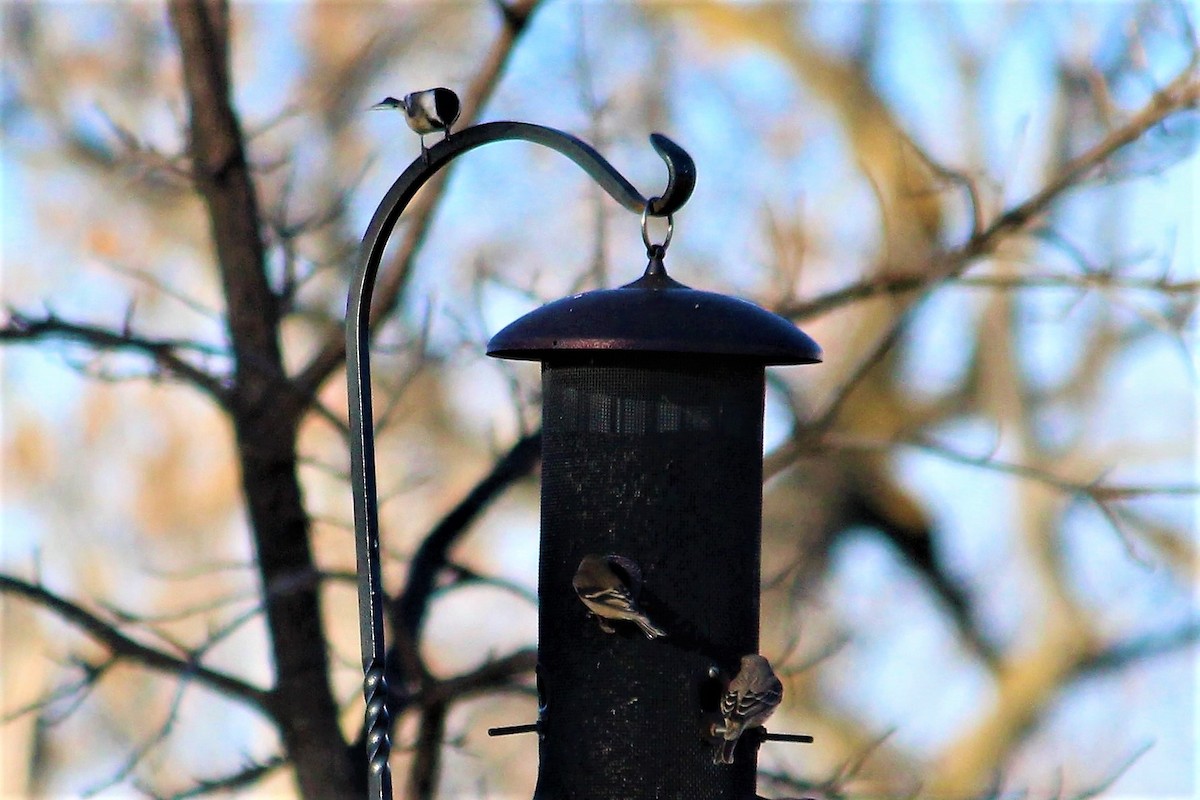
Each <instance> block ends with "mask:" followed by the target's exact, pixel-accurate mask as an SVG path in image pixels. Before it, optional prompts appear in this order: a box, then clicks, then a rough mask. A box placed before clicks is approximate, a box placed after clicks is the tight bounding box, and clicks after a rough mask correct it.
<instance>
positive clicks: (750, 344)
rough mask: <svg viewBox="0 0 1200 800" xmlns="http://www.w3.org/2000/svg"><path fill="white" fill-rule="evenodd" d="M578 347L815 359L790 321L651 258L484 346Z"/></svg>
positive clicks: (498, 351) (520, 354) (508, 349)
mask: <svg viewBox="0 0 1200 800" xmlns="http://www.w3.org/2000/svg"><path fill="white" fill-rule="evenodd" d="M580 352H608V353H688V354H694V355H714V356H729V357H734V358H742V359H745V360H747V361H752V362H758V363H760V364H763V365H764V366H766V365H782V364H815V363H817V362H819V361H820V360H821V348H820V346H819V345H818V344H817V343H816V342H814V341H813V340H812V338H811V337H809V336H808V334H806V333H805V332H804V331H802V330H800V329H799V328H797V327H796V326H795V325H793V324H792V323H791V322H789V321H788V320H786V319H784V318H783V317H781V316H779V315H778V314H772V313H771V312H769V311H766V310H764V309H762V308H760V307H759V306H756V305H755V304H753V303H750V302H747V301H745V300H740V299H738V298H735V297H729V296H726V295H723V294H717V293H715V292H704V291H700V290H698V289H692V288H690V287H688V286H685V285H684V284H682V283H679V282H678V281H676V280H674V279H672V278H671V277H669V276H668V275H667V272H666V269H665V268H664V267H663V264H662V261H661V259H660V258H654V257H652V258H651V261H650V265H649V266H648V267H647V268H646V273H645V274H644V275H643V276H642V277H641V278H639V279H638V280H636V281H634V282H633V283H630V284H626V285H625V286H622V287H620V288H619V289H598V290H595V291H590V292H583V293H581V294H576V295H571V296H570V297H565V298H563V299H562V300H556V301H554V302H552V303H548V304H546V305H544V306H542V307H541V308H538V309H535V310H534V311H531V312H530V313H528V314H526V315H525V316H523V317H521V318H520V319H518V320H516V321H515V322H513V323H512V324H510V325H508V326H507V327H506V328H504V329H503V330H501V331H500V332H499V333H497V334H496V335H495V336H493V337H492V339H491V341H490V342H488V346H487V354H488V355H489V356H494V357H496V358H507V359H513V360H519V361H549V360H552V359H554V358H555V356H563V355H567V354H570V353H580Z"/></svg>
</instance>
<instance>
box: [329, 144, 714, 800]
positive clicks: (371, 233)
mask: <svg viewBox="0 0 1200 800" xmlns="http://www.w3.org/2000/svg"><path fill="white" fill-rule="evenodd" d="M509 140H517V141H527V142H533V143H534V144H540V145H544V146H546V147H549V148H551V149H552V150H556V151H558V152H559V153H562V154H563V155H565V156H566V157H567V158H569V159H571V160H572V161H574V162H575V163H576V164H578V165H579V166H580V167H582V168H583V170H584V172H586V173H587V174H588V175H589V176H591V178H592V179H593V180H595V181H596V183H598V184H599V185H600V186H601V188H603V189H604V190H605V191H606V192H608V194H609V195H611V196H612V197H613V198H614V199H615V200H616V201H617V202H618V203H620V204H621V205H622V206H624V207H625V208H627V209H629V210H630V211H633V212H635V213H638V214H641V213H643V212H646V211H647V210H648V213H649V214H650V215H651V216H656V217H665V216H668V215H669V214H671V213H672V212H674V211H677V210H678V209H679V208H680V207H682V206H683V204H684V203H686V202H687V200H688V198H689V197H690V196H691V194H692V189H693V188H694V187H695V184H696V168H695V163H694V162H693V161H692V158H691V156H689V155H688V154H687V152H686V151H684V150H683V148H681V147H680V146H679V145H677V144H675V143H674V142H672V141H671V140H670V139H668V138H667V137H665V136H663V135H661V134H657V133H656V134H652V135H651V136H650V144H651V146H653V147H654V149H655V150H656V151H657V152H658V154H659V156H661V157H662V159H663V161H665V162H666V165H667V175H668V180H667V188H666V189H665V190H664V191H663V192H662V194H661V195H659V196H657V197H654V198H650V199H647V198H645V197H643V196H642V195H641V194H640V193H638V191H637V190H636V189H635V188H634V187H633V185H632V184H630V183H629V181H627V180H625V178H624V177H622V176H621V174H620V173H619V172H617V170H616V169H615V168H614V167H613V166H612V165H611V164H609V163H608V162H607V161H606V160H605V159H604V157H603V156H601V155H600V154H599V153H598V152H596V150H595V149H593V148H592V147H591V146H590V145H588V144H587V143H586V142H583V141H582V140H580V139H577V138H575V137H574V136H571V135H570V134H567V133H563V132H562V131H558V130H555V129H553V128H546V127H543V126H540V125H531V124H529V123H525V122H488V123H484V124H482V125H475V126H473V127H470V128H465V129H463V130H461V131H458V132H457V133H454V134H453V135H451V136H450V137H448V138H447V139H446V140H444V141H442V142H439V143H437V144H435V145H434V146H433V147H431V148H429V150H428V152H427V154H426V156H425V157H422V158H418V159H416V160H415V161H413V163H412V164H410V165H409V167H408V168H407V169H406V170H404V172H403V173H401V175H400V177H399V178H397V179H396V182H395V183H393V184H392V187H391V188H390V189H389V190H388V192H387V194H385V195H384V198H383V200H382V202H381V203H380V204H379V207H378V208H377V209H376V210H375V215H374V216H373V217H372V218H371V223H370V224H369V225H368V226H367V231H366V233H365V234H364V235H363V240H362V246H361V248H360V251H359V264H358V270H357V272H356V273H355V276H354V279H353V281H352V282H351V284H350V296H349V300H348V302H347V310H346V381H347V384H348V392H349V402H350V433H351V438H350V484H351V489H352V491H353V495H354V535H355V548H356V554H357V571H358V614H359V635H360V641H361V643H362V663H363V695H364V697H365V698H366V703H367V708H366V717H365V722H364V725H365V734H366V736H365V741H366V747H367V769H368V773H367V775H368V778H367V780H368V795H367V796H368V798H370V800H391V797H392V776H391V769H390V767H389V766H388V757H389V755H390V754H391V729H392V716H391V708H390V698H389V695H388V687H387V674H386V667H385V665H386V663H387V649H386V645H385V642H384V636H383V614H384V603H385V601H386V600H387V595H386V594H385V592H384V590H383V585H382V578H381V574H380V573H381V570H380V558H379V509H378V504H377V491H376V480H375V435H374V428H373V418H372V412H371V389H370V386H371V369H370V353H369V347H370V338H371V326H370V323H371V294H372V292H373V291H374V288H375V276H376V273H377V272H378V270H379V264H380V261H381V260H382V258H383V252H384V248H385V247H386V245H387V239H388V236H389V235H391V232H392V230H393V229H394V228H395V225H396V222H397V220H399V218H400V214H401V213H402V212H403V211H404V209H405V208H406V207H407V205H408V203H409V202H410V201H411V200H412V198H413V196H414V195H415V194H416V193H417V190H418V189H420V188H421V187H422V186H424V185H425V183H426V182H427V181H428V180H429V179H430V178H432V177H433V176H434V175H435V174H436V173H437V172H438V170H440V169H441V168H442V167H444V166H446V165H447V164H448V163H450V162H451V161H453V160H454V159H455V158H457V157H458V156H460V155H462V154H463V153H466V152H468V151H469V150H474V149H475V148H476V147H480V146H482V145H485V144H489V143H491V142H501V141H509Z"/></svg>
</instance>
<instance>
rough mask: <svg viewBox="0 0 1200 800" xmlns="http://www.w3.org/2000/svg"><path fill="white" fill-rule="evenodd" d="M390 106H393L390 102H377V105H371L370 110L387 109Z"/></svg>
mask: <svg viewBox="0 0 1200 800" xmlns="http://www.w3.org/2000/svg"><path fill="white" fill-rule="evenodd" d="M389 108H392V106H391V105H389V104H388V103H376V104H375V105H373V106H371V107H370V108H369V109H368V110H369V111H385V110H387V109H389Z"/></svg>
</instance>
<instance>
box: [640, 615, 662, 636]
mask: <svg viewBox="0 0 1200 800" xmlns="http://www.w3.org/2000/svg"><path fill="white" fill-rule="evenodd" d="M634 621H635V622H637V624H638V627H639V628H641V629H642V633H644V634H646V638H647V639H659V638H661V637H663V636H666V635H667V632H666V631H664V630H663V629H662V628H659V627H657V626H656V625H655V624H654V623H653V622H651V621H650V618H649V617H647V616H646V615H645V614H641V615H639V616H638V617H636V618H635V619H634Z"/></svg>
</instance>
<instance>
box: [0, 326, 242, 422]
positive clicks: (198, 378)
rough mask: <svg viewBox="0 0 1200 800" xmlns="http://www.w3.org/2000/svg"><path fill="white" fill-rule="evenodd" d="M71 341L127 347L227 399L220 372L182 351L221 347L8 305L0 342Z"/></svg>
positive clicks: (218, 352)
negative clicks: (31, 312)
mask: <svg viewBox="0 0 1200 800" xmlns="http://www.w3.org/2000/svg"><path fill="white" fill-rule="evenodd" d="M54 340H59V341H74V342H79V343H81V344H85V345H87V346H89V347H92V348H94V349H96V350H112V351H118V350H128V351H132V352H137V353H141V354H143V355H146V356H148V357H149V358H150V359H151V361H152V362H153V363H154V364H155V365H156V366H158V367H160V368H162V369H165V370H166V371H167V372H168V373H170V374H173V375H175V376H177V377H179V378H180V379H182V380H184V381H186V382H187V383H190V384H192V385H193V386H195V387H197V388H198V389H201V390H202V391H203V392H204V393H205V394H207V395H209V396H211V397H212V398H213V399H214V400H216V401H217V402H218V403H219V404H221V405H222V406H226V405H227V404H228V402H229V388H228V386H227V381H226V379H225V378H224V377H223V376H220V375H217V374H214V373H210V372H207V371H206V370H204V369H202V368H200V367H198V366H196V365H195V364H193V363H191V362H190V361H188V360H187V359H186V358H185V357H184V354H191V355H196V356H202V357H209V358H214V357H215V358H228V356H229V354H228V353H227V352H225V351H223V350H222V349H221V348H218V347H214V346H211V345H206V344H203V343H201V342H194V341H190V340H187V339H153V338H149V337H146V336H142V335H140V334H136V333H134V332H133V331H131V330H128V329H125V330H113V329H111V328H103V327H100V326H97V325H87V324H80V323H74V322H68V321H67V320H64V319H61V318H59V317H57V316H55V315H54V314H46V315H44V316H41V317H32V316H29V315H27V314H24V313H21V312H19V311H16V310H13V309H9V311H8V318H7V319H6V320H5V321H4V324H3V325H2V326H0V342H25V343H31V344H33V343H38V342H44V341H54Z"/></svg>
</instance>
